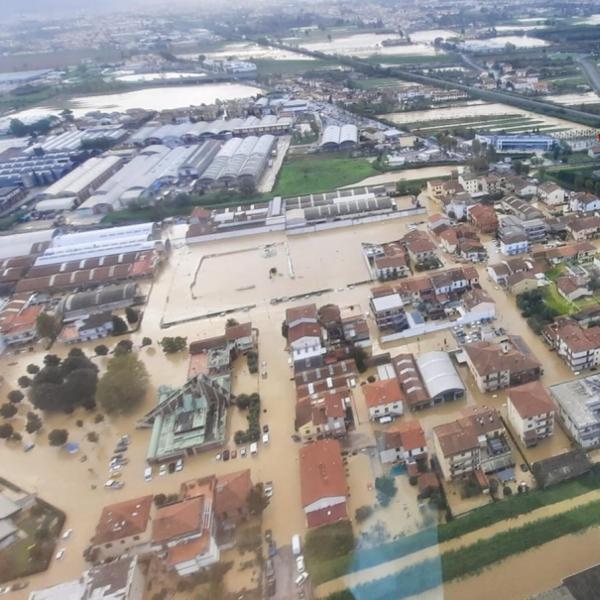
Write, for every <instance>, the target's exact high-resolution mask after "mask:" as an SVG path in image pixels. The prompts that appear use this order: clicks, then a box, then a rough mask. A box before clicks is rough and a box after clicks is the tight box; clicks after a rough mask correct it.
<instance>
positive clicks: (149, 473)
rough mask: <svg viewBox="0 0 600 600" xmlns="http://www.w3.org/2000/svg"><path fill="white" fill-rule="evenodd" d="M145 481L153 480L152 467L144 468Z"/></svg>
mask: <svg viewBox="0 0 600 600" xmlns="http://www.w3.org/2000/svg"><path fill="white" fill-rule="evenodd" d="M144 481H152V467H146V468H145V469H144Z"/></svg>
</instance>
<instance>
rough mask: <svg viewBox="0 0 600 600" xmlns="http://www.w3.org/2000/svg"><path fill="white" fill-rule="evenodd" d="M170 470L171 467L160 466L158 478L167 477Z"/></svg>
mask: <svg viewBox="0 0 600 600" xmlns="http://www.w3.org/2000/svg"><path fill="white" fill-rule="evenodd" d="M168 470H169V467H168V466H167V465H166V464H164V463H163V464H162V465H160V469H158V476H159V477H162V476H163V475H166V474H167V472H168Z"/></svg>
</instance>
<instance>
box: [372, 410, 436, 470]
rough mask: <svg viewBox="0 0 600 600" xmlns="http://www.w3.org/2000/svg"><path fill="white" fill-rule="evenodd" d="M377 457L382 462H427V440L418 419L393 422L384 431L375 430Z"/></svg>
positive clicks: (410, 463)
mask: <svg viewBox="0 0 600 600" xmlns="http://www.w3.org/2000/svg"><path fill="white" fill-rule="evenodd" d="M376 440H377V449H378V451H379V457H380V458H381V462H382V463H384V464H388V463H395V462H400V463H405V464H406V465H415V466H417V463H425V464H426V463H427V442H426V441H425V434H424V433H423V429H422V428H421V425H420V423H419V421H401V422H398V423H394V425H391V426H390V427H388V428H387V429H386V430H385V431H378V432H376Z"/></svg>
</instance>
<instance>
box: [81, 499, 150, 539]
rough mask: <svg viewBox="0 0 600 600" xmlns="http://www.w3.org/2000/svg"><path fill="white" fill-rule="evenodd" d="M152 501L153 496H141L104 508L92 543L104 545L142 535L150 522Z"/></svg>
mask: <svg viewBox="0 0 600 600" xmlns="http://www.w3.org/2000/svg"><path fill="white" fill-rule="evenodd" d="M152 501H153V496H143V497H142V498H135V499H133V500H126V501H125V502H118V503H117V504H111V505H109V506H105V507H104V509H103V510H102V514H101V515H100V520H99V521H98V524H97V525H96V533H95V534H94V537H93V538H92V543H93V544H96V545H99V544H106V543H109V542H114V541H115V540H120V539H123V538H127V537H131V536H134V535H140V534H142V533H144V532H145V531H146V528H147V527H148V523H149V521H150V511H151V509H152Z"/></svg>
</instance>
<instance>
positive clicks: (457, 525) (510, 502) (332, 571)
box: [310, 468, 600, 585]
mask: <svg viewBox="0 0 600 600" xmlns="http://www.w3.org/2000/svg"><path fill="white" fill-rule="evenodd" d="M596 489H600V468H598V469H596V470H595V471H592V472H590V473H588V474H586V475H583V476H582V477H579V478H577V479H574V480H573V481H567V482H564V483H560V484H558V485H556V486H553V487H550V488H548V489H545V490H536V491H533V492H529V493H527V494H521V495H518V496H512V497H510V498H507V499H504V500H502V501H500V502H492V503H490V504H487V505H486V506H482V507H481V508H478V509H476V510H474V511H472V512H470V513H469V514H467V515H465V516H464V517H461V518H460V519H455V520H453V521H450V522H448V523H444V524H443V525H440V526H439V527H438V528H432V529H425V530H423V531H420V532H418V533H415V534H413V535H409V536H405V537H403V538H400V539H398V540H395V541H393V542H389V543H386V544H381V545H379V546H378V547H376V548H369V549H367V550H360V551H354V552H353V553H352V554H350V555H346V556H338V557H336V558H334V559H332V560H319V561H315V563H314V565H311V569H310V573H311V577H312V580H313V582H314V583H315V585H318V584H320V583H324V582H325V581H329V580H331V579H335V578H337V577H341V576H343V575H345V574H346V573H350V572H354V571H360V570H362V569H366V568H369V567H373V566H376V565H378V564H382V563H385V562H388V561H390V560H394V559H397V558H402V557H403V556H407V555H409V554H412V553H413V552H417V551H418V550H421V549H423V548H427V547H429V546H433V545H436V544H439V543H442V542H447V541H449V540H452V539H456V538H459V537H461V536H463V535H466V534H467V533H471V532H473V531H477V530H478V529H482V528H484V527H489V526H490V525H493V524H494V523H499V522H501V521H507V520H510V519H514V518H516V517H518V516H519V515H524V514H527V513H529V512H531V511H533V510H536V509H538V508H541V507H543V506H550V505H552V504H555V503H557V502H562V501H563V500H568V499H569V498H576V497H577V496H581V495H582V494H586V493H587V492H590V491H592V490H596Z"/></svg>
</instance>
